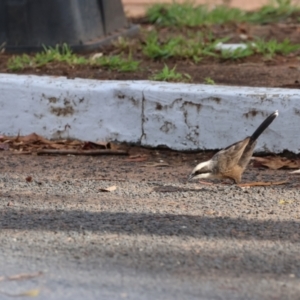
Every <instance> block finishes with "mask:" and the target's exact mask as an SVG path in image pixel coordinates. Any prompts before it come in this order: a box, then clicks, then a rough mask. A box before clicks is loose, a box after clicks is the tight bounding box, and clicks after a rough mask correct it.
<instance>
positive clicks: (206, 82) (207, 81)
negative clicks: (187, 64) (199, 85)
mask: <svg viewBox="0 0 300 300" xmlns="http://www.w3.org/2000/svg"><path fill="white" fill-rule="evenodd" d="M204 83H205V84H210V85H215V84H216V83H215V81H214V80H213V79H211V78H210V77H205V78H204Z"/></svg>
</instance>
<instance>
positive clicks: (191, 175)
mask: <svg viewBox="0 0 300 300" xmlns="http://www.w3.org/2000/svg"><path fill="white" fill-rule="evenodd" d="M193 178H194V174H193V173H191V174H190V175H189V176H188V178H187V181H191V180H192V179H193Z"/></svg>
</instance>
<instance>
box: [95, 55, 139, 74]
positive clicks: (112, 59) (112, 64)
mask: <svg viewBox="0 0 300 300" xmlns="http://www.w3.org/2000/svg"><path fill="white" fill-rule="evenodd" d="M94 63H95V64H96V65H99V66H101V67H104V68H107V69H109V70H113V71H119V72H133V71H136V70H137V69H138V67H139V64H140V62H139V61H135V60H133V59H132V56H131V55H129V56H128V58H127V59H124V58H122V57H121V56H120V55H113V56H101V57H99V58H96V59H95V61H94Z"/></svg>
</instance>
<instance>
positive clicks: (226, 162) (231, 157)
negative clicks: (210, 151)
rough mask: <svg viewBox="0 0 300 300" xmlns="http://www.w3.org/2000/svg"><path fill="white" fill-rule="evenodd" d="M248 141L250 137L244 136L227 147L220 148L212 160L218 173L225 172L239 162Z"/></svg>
mask: <svg viewBox="0 0 300 300" xmlns="http://www.w3.org/2000/svg"><path fill="white" fill-rule="evenodd" d="M249 141H250V138H245V139H244V140H242V141H239V142H237V143H234V144H232V145H230V146H228V147H227V148H225V149H223V150H220V151H219V152H217V153H216V154H215V155H214V156H213V158H212V161H213V163H214V165H215V166H216V167H217V168H218V171H219V172H220V173H227V172H228V171H230V170H231V169H232V168H233V167H235V166H236V165H238V164H239V161H240V159H241V157H242V155H243V153H244V150H245V148H246V147H247V145H248V143H249Z"/></svg>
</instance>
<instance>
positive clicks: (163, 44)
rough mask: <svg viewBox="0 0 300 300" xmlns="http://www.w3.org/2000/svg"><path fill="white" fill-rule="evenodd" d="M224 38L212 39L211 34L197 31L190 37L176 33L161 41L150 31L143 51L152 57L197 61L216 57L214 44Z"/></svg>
mask: <svg viewBox="0 0 300 300" xmlns="http://www.w3.org/2000/svg"><path fill="white" fill-rule="evenodd" d="M226 40H227V38H224V39H214V38H213V37H212V36H211V35H209V36H205V35H203V34H201V33H198V34H196V35H194V36H191V37H187V36H183V35H177V36H175V37H169V38H167V39H166V40H164V41H161V40H160V39H159V37H158V35H157V33H156V32H151V33H150V34H149V35H148V36H147V38H146V41H145V45H144V46H143V53H144V55H146V56H147V57H149V58H152V59H167V58H171V57H173V58H179V59H193V60H194V62H199V61H200V60H201V59H202V58H203V57H208V56H212V57H217V54H216V51H215V48H216V45H217V44H219V43H221V42H224V41H226Z"/></svg>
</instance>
